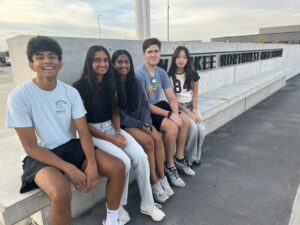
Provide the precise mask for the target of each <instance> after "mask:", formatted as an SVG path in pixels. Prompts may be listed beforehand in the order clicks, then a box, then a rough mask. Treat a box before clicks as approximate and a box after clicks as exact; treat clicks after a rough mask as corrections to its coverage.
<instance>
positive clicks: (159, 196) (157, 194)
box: [151, 181, 169, 202]
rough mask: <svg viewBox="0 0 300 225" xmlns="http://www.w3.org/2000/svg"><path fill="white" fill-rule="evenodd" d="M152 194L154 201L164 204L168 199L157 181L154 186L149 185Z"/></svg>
mask: <svg viewBox="0 0 300 225" xmlns="http://www.w3.org/2000/svg"><path fill="white" fill-rule="evenodd" d="M151 187H152V193H153V196H154V198H155V200H156V201H158V202H165V201H167V199H168V198H169V196H168V194H167V192H166V191H165V190H164V189H163V188H162V186H161V183H160V182H159V181H157V182H156V183H155V184H153V185H151Z"/></svg>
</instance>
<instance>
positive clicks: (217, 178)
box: [74, 75, 300, 225]
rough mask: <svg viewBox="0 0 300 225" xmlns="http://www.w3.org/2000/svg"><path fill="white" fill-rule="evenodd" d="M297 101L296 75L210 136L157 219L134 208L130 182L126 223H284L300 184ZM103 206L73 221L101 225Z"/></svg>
mask: <svg viewBox="0 0 300 225" xmlns="http://www.w3.org/2000/svg"><path fill="white" fill-rule="evenodd" d="M299 102H300V75H298V76H296V77H294V78H293V79H291V80H289V81H288V83H287V86H286V87H284V88H283V89H281V90H280V91H278V92H277V93H275V94H274V95H272V96H271V97H270V98H268V99H266V100H265V101H263V102H261V103H260V104H258V105H256V106H255V107H253V108H252V109H250V110H249V111H247V112H246V113H244V114H243V115H241V116H239V117H238V118H236V119H234V120H233V121H231V122H230V123H228V124H226V125H225V126H224V127H222V128H220V129H218V130H217V131H216V132H214V133H212V134H210V135H209V136H208V137H207V138H206V140H205V144H204V150H203V151H204V153H203V158H202V165H201V167H200V168H196V173H197V175H196V176H195V177H192V178H189V177H185V178H184V179H185V181H186V183H187V186H186V188H183V189H175V188H174V191H175V195H174V196H172V197H171V199H170V200H168V201H167V202H166V203H164V204H163V210H164V211H165V212H166V214H167V217H166V218H165V220H164V221H162V222H160V223H155V222H153V221H152V220H151V219H150V217H148V216H144V215H142V214H141V213H139V212H138V209H139V202H140V198H139V194H138V190H137V185H136V182H134V183H133V184H132V185H131V186H130V193H129V203H128V205H127V206H126V208H127V210H128V212H129V213H130V215H131V222H130V225H138V224H139V225H140V224H143V225H148V224H149V225H150V224H162V225H288V224H289V220H290V216H291V211H292V207H293V202H294V198H295V196H296V192H297V188H298V185H299V183H300V153H299V146H300V129H299V128H300V107H299ZM294 205H298V206H299V203H298V204H294ZM104 206H105V203H104V202H100V203H99V204H97V205H95V207H94V208H93V209H91V210H89V211H88V212H86V213H85V214H84V215H81V216H80V217H78V218H76V219H75V220H74V224H75V225H87V224H89V225H96V224H97V225H99V224H101V220H102V218H104V217H105V207H104ZM296 217H297V215H296ZM298 221H299V216H298ZM293 225H296V224H293Z"/></svg>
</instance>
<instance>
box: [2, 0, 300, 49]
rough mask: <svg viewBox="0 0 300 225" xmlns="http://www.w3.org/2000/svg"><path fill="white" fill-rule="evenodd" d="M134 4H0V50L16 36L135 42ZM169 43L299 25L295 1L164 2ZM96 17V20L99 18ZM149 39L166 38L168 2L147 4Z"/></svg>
mask: <svg viewBox="0 0 300 225" xmlns="http://www.w3.org/2000/svg"><path fill="white" fill-rule="evenodd" d="M134 2H135V1H134V0H67V1H62V0H42V1H41V0H0V51H2V50H6V49H7V45H6V39H7V38H10V37H14V36H17V35H47V36H59V37H85V38H99V23H98V17H99V19H100V30H101V38H106V39H110V38H111V39H136V32H135V12H134ZM169 5H170V9H169V28H170V31H169V32H170V33H169V36H170V41H187V40H202V41H210V38H213V37H223V36H234V35H247V34H257V33H258V30H259V28H261V27H272V26H285V25H297V24H300V0H264V1H263V0H205V1H204V0H169ZM99 15H101V16H99ZM150 21H151V22H150V23H151V36H153V37H157V38H159V39H161V40H167V0H150Z"/></svg>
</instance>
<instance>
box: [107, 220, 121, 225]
mask: <svg viewBox="0 0 300 225" xmlns="http://www.w3.org/2000/svg"><path fill="white" fill-rule="evenodd" d="M102 224H103V225H106V221H105V220H103V221H102ZM113 225H124V224H123V223H122V222H121V221H120V220H117V223H116V224H113Z"/></svg>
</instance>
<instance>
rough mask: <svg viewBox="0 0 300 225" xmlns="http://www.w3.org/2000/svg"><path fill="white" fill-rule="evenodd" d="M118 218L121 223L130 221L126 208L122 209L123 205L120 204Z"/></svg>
mask: <svg viewBox="0 0 300 225" xmlns="http://www.w3.org/2000/svg"><path fill="white" fill-rule="evenodd" d="M119 220H120V221H121V222H122V223H123V224H126V223H128V222H129V221H130V216H129V214H128V212H127V211H126V209H124V207H123V206H120V208H119Z"/></svg>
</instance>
